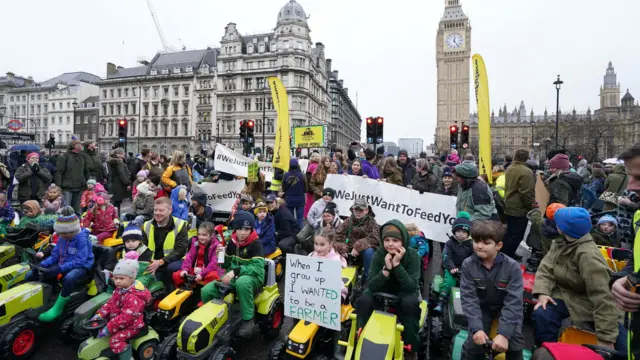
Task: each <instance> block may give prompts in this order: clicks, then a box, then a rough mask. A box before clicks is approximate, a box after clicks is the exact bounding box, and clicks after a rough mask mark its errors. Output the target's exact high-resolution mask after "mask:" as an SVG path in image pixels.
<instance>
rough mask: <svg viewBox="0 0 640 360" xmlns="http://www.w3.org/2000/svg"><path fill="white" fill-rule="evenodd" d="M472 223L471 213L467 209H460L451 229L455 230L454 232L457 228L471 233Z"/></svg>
mask: <svg viewBox="0 0 640 360" xmlns="http://www.w3.org/2000/svg"><path fill="white" fill-rule="evenodd" d="M471 224H472V223H471V215H470V214H469V213H468V212H466V211H460V212H459V213H458V217H457V218H456V220H455V221H454V222H453V225H452V226H451V231H453V233H454V234H455V232H456V231H457V230H464V231H466V232H468V233H471Z"/></svg>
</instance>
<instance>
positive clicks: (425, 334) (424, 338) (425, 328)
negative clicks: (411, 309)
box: [418, 318, 431, 360]
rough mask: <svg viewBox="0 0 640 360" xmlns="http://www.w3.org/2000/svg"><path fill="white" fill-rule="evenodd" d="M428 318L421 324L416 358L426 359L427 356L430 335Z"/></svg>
mask: <svg viewBox="0 0 640 360" xmlns="http://www.w3.org/2000/svg"><path fill="white" fill-rule="evenodd" d="M428 320H429V319H428V318H427V321H425V323H424V324H422V329H420V350H419V351H418V360H427V359H428V358H429V355H428V354H429V351H430V349H429V346H430V345H431V344H430V343H429V336H430V335H431V334H430V333H431V327H430V326H429V321H428Z"/></svg>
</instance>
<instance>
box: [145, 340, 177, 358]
mask: <svg viewBox="0 0 640 360" xmlns="http://www.w3.org/2000/svg"><path fill="white" fill-rule="evenodd" d="M177 338H178V334H170V335H169V336H167V337H166V338H165V339H164V340H163V341H162V342H161V343H160V346H157V348H156V352H155V355H156V356H155V358H156V360H173V359H175V358H176V357H177V355H178V351H177V348H176V347H177ZM140 359H142V358H140Z"/></svg>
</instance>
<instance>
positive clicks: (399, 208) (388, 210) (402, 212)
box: [324, 174, 456, 242]
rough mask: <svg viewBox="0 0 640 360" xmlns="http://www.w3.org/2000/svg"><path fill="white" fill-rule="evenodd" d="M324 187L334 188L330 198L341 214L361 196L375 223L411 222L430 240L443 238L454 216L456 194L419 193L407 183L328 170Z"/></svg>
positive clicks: (449, 228)
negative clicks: (400, 184) (401, 183)
mask: <svg viewBox="0 0 640 360" xmlns="http://www.w3.org/2000/svg"><path fill="white" fill-rule="evenodd" d="M324 187H325V188H327V187H330V188H332V189H334V190H335V191H336V196H335V197H334V198H333V202H335V203H336V205H338V211H339V212H340V214H342V215H347V214H350V213H351V211H350V208H351V205H353V201H354V200H355V199H356V198H360V197H364V198H365V199H367V202H368V203H369V205H371V208H372V209H373V212H374V213H375V215H376V221H377V223H378V224H380V225H382V224H384V223H386V222H387V221H389V220H393V219H397V220H400V221H401V222H402V223H404V224H407V223H414V224H416V225H418V227H420V230H422V231H423V232H424V235H425V237H426V238H427V239H430V240H435V241H439V242H446V241H447V240H448V237H447V232H450V231H451V225H452V224H453V221H454V220H455V219H456V198H455V197H453V196H445V195H439V194H432V193H423V194H420V193H419V192H417V191H415V190H411V189H407V188H406V187H402V186H398V185H394V184H387V183H386V182H384V181H377V180H372V179H367V178H363V177H360V176H352V175H348V176H345V175H333V174H329V175H327V180H326V181H325V183H324Z"/></svg>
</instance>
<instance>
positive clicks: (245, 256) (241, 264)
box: [222, 231, 264, 283]
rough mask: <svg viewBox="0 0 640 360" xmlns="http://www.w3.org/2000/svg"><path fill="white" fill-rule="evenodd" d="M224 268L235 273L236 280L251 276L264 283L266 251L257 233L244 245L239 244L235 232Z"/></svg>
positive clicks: (252, 233)
mask: <svg viewBox="0 0 640 360" xmlns="http://www.w3.org/2000/svg"><path fill="white" fill-rule="evenodd" d="M222 268H223V269H225V270H227V271H233V273H234V275H235V277H236V278H239V277H240V276H251V277H253V278H255V279H258V280H260V282H261V283H262V282H263V281H264V249H263V248H262V243H261V242H260V240H259V238H258V234H257V233H256V232H255V231H252V232H251V234H249V237H248V238H246V239H245V241H244V243H242V244H240V243H238V239H237V238H236V234H235V232H234V233H233V234H232V235H231V241H229V242H228V243H227V247H226V249H225V257H224V263H223V264H222Z"/></svg>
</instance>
